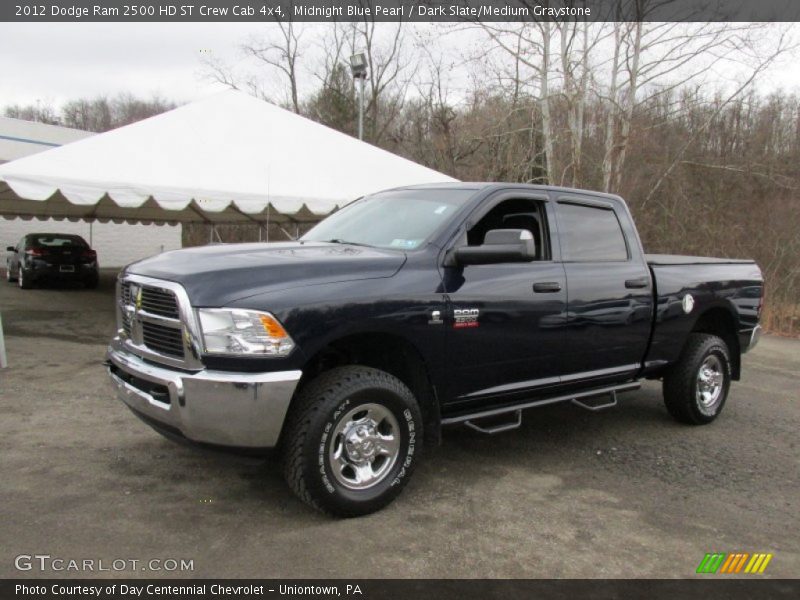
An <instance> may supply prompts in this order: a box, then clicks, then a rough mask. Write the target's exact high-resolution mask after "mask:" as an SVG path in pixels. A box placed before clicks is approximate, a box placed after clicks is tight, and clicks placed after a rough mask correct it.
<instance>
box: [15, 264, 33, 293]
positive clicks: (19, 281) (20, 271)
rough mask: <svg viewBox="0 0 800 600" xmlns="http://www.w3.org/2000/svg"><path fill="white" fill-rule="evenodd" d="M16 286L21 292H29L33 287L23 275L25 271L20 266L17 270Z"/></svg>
mask: <svg viewBox="0 0 800 600" xmlns="http://www.w3.org/2000/svg"><path fill="white" fill-rule="evenodd" d="M17 284H19V287H20V289H23V290H29V289H31V288H32V287H33V283H32V282H31V281H29V277H28V276H27V275H25V269H23V268H22V265H20V266H19V269H17Z"/></svg>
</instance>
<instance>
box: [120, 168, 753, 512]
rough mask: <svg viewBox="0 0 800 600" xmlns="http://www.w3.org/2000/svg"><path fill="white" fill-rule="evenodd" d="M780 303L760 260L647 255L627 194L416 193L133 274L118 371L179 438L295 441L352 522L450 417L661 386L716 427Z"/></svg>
mask: <svg viewBox="0 0 800 600" xmlns="http://www.w3.org/2000/svg"><path fill="white" fill-rule="evenodd" d="M762 302H763V284H762V277H761V272H760V271H759V269H758V267H757V266H756V265H755V264H754V263H753V262H752V261H746V260H727V259H713V258H696V257H684V256H657V255H645V254H644V253H643V251H642V247H641V243H640V241H639V237H638V235H637V232H636V229H635V228H634V224H633V221H632V219H631V216H630V213H629V212H628V209H627V207H626V205H625V203H624V202H623V201H622V199H621V198H619V197H617V196H611V195H606V194H599V193H593V192H586V191H580V190H572V189H562V188H554V187H542V186H530V185H515V184H466V183H464V184H447V185H440V186H418V187H407V188H402V189H393V190H389V191H385V192H381V193H377V194H374V195H371V196H368V197H365V198H363V199H360V200H358V201H356V202H353V203H351V204H350V205H348V206H346V207H345V208H343V209H342V210H340V211H338V212H336V213H334V214H333V215H331V216H330V217H328V218H327V219H325V220H324V221H322V222H321V223H320V224H319V225H317V226H316V227H314V228H313V229H312V230H311V231H310V232H309V233H307V234H306V235H305V236H304V237H303V238H302V239H300V240H299V241H297V242H285V243H272V244H261V243H258V244H235V245H218V246H208V247H203V248H191V249H185V250H178V251H175V252H167V253H165V254H161V255H159V256H156V257H153V258H149V259H146V260H143V261H141V262H138V263H135V264H133V265H130V266H129V267H127V268H126V269H125V270H124V271H123V272H122V273H121V274H120V277H119V282H118V292H117V305H118V319H119V331H118V335H117V337H115V338H114V340H113V341H112V343H111V346H110V348H109V350H108V362H107V365H108V369H109V374H110V377H111V380H112V381H113V383H114V385H115V386H116V388H117V392H118V396H119V397H120V398H121V400H122V401H123V402H124V403H125V404H127V405H128V407H129V408H130V409H131V410H132V411H133V412H134V413H136V415H138V416H139V417H141V419H142V420H144V421H145V422H147V423H148V424H150V425H151V426H152V427H153V428H155V429H156V430H158V431H159V432H161V433H163V434H164V435H166V436H167V437H170V438H173V439H182V440H189V441H193V442H198V443H204V444H209V445H214V446H228V447H235V448H250V449H261V448H278V449H279V452H280V456H281V460H282V462H283V468H284V472H285V476H286V480H287V482H288V483H289V485H290V486H291V488H292V489H293V490H294V491H295V492H296V493H297V494H298V495H299V496H300V497H301V498H302V499H303V500H305V501H306V502H307V503H309V504H311V505H312V506H314V507H316V508H318V509H321V510H324V511H326V512H329V513H332V514H336V515H343V516H353V515H360V514H365V513H369V512H372V511H375V510H377V509H380V508H381V507H383V506H385V505H386V504H388V503H389V502H390V501H391V500H392V499H393V498H395V497H396V496H397V495H398V494H399V493H400V490H401V489H402V488H403V486H404V485H405V484H406V482H407V481H408V478H409V477H410V476H411V472H412V471H413V469H414V466H415V464H416V462H417V460H418V459H419V456H420V450H421V448H422V444H423V441H424V442H425V443H432V442H433V443H435V442H437V441H438V438H439V431H440V428H441V427H442V426H443V425H448V424H454V423H463V424H466V425H468V426H471V427H473V428H474V429H477V430H479V431H484V432H487V433H495V432H498V431H503V430H506V429H512V428H514V427H515V426H517V425H518V424H519V423H520V419H521V411H522V410H523V409H526V408H532V407H535V406H541V405H545V404H550V403H554V402H560V401H572V402H575V403H576V404H579V405H580V406H583V407H585V408H590V409H598V408H603V407H605V406H609V405H612V404H614V403H615V402H616V396H617V394H618V393H620V392H624V391H629V390H634V389H636V388H637V387H639V382H640V381H641V380H642V379H645V378H661V379H663V390H664V400H665V403H666V406H667V410H668V411H669V412H670V414H671V415H672V416H673V417H675V418H676V419H677V420H679V421H681V422H684V423H691V424H704V423H710V422H711V421H713V420H714V419H715V418H716V417H717V416H718V415H719V413H720V411H721V410H722V407H723V405H724V404H725V399H726V397H727V395H728V388H729V386H730V384H731V381H732V380H736V379H738V378H739V374H740V369H741V355H742V353H744V352H745V351H747V350H748V349H749V348H751V347H752V346H753V345H754V344H755V343H756V341H757V339H758V335H759V331H760V328H759V325H758V322H759V317H760V313H761V306H762Z"/></svg>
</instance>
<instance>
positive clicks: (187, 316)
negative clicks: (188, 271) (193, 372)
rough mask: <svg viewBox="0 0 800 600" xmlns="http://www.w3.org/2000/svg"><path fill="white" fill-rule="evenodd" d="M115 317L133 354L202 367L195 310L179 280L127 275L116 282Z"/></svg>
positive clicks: (170, 363)
mask: <svg viewBox="0 0 800 600" xmlns="http://www.w3.org/2000/svg"><path fill="white" fill-rule="evenodd" d="M117 320H118V324H119V325H118V327H119V334H120V336H121V337H122V338H123V340H124V344H125V346H126V347H127V349H128V350H129V351H131V352H133V353H134V354H138V355H139V356H141V357H142V358H146V359H148V360H153V361H156V362H161V363H164V364H167V365H171V366H175V367H179V368H183V369H200V368H202V366H203V365H202V362H201V361H200V359H199V350H198V348H199V343H198V342H197V341H196V340H197V334H196V333H195V330H196V328H197V325H196V323H195V321H194V313H193V312H192V308H191V305H190V303H189V298H188V296H187V295H186V291H185V290H184V289H183V287H182V286H180V285H179V284H177V283H174V282H171V281H163V280H160V279H153V278H150V277H142V276H139V275H126V276H125V277H123V278H122V279H120V281H119V284H118V292H117Z"/></svg>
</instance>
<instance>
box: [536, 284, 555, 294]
mask: <svg viewBox="0 0 800 600" xmlns="http://www.w3.org/2000/svg"><path fill="white" fill-rule="evenodd" d="M533 291H534V292H536V293H537V294H552V293H554V292H560V291H561V284H560V283H558V282H557V281H543V282H541V283H534V284H533Z"/></svg>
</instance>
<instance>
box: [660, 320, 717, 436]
mask: <svg viewBox="0 0 800 600" xmlns="http://www.w3.org/2000/svg"><path fill="white" fill-rule="evenodd" d="M730 385H731V359H730V350H729V349H728V346H727V344H725V342H724V341H723V340H722V339H721V338H719V337H717V336H715V335H710V334H707V333H692V334H690V335H689V339H688V340H687V342H686V346H685V347H684V349H683V352H682V354H681V357H680V359H678V362H677V364H675V366H674V367H673V368H672V369H671V370H670V371H669V373H668V374H667V375H666V376H665V377H664V404H666V406H667V410H668V411H669V414H671V415H672V416H673V418H674V419H675V420H676V421H679V422H680V423H687V424H689V425H706V424H708V423H711V422H712V421H713V420H714V419H716V418H717V417H718V416H719V414H720V413H721V412H722V408H723V407H724V406H725V400H726V399H727V397H728V390H729V388H730Z"/></svg>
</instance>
